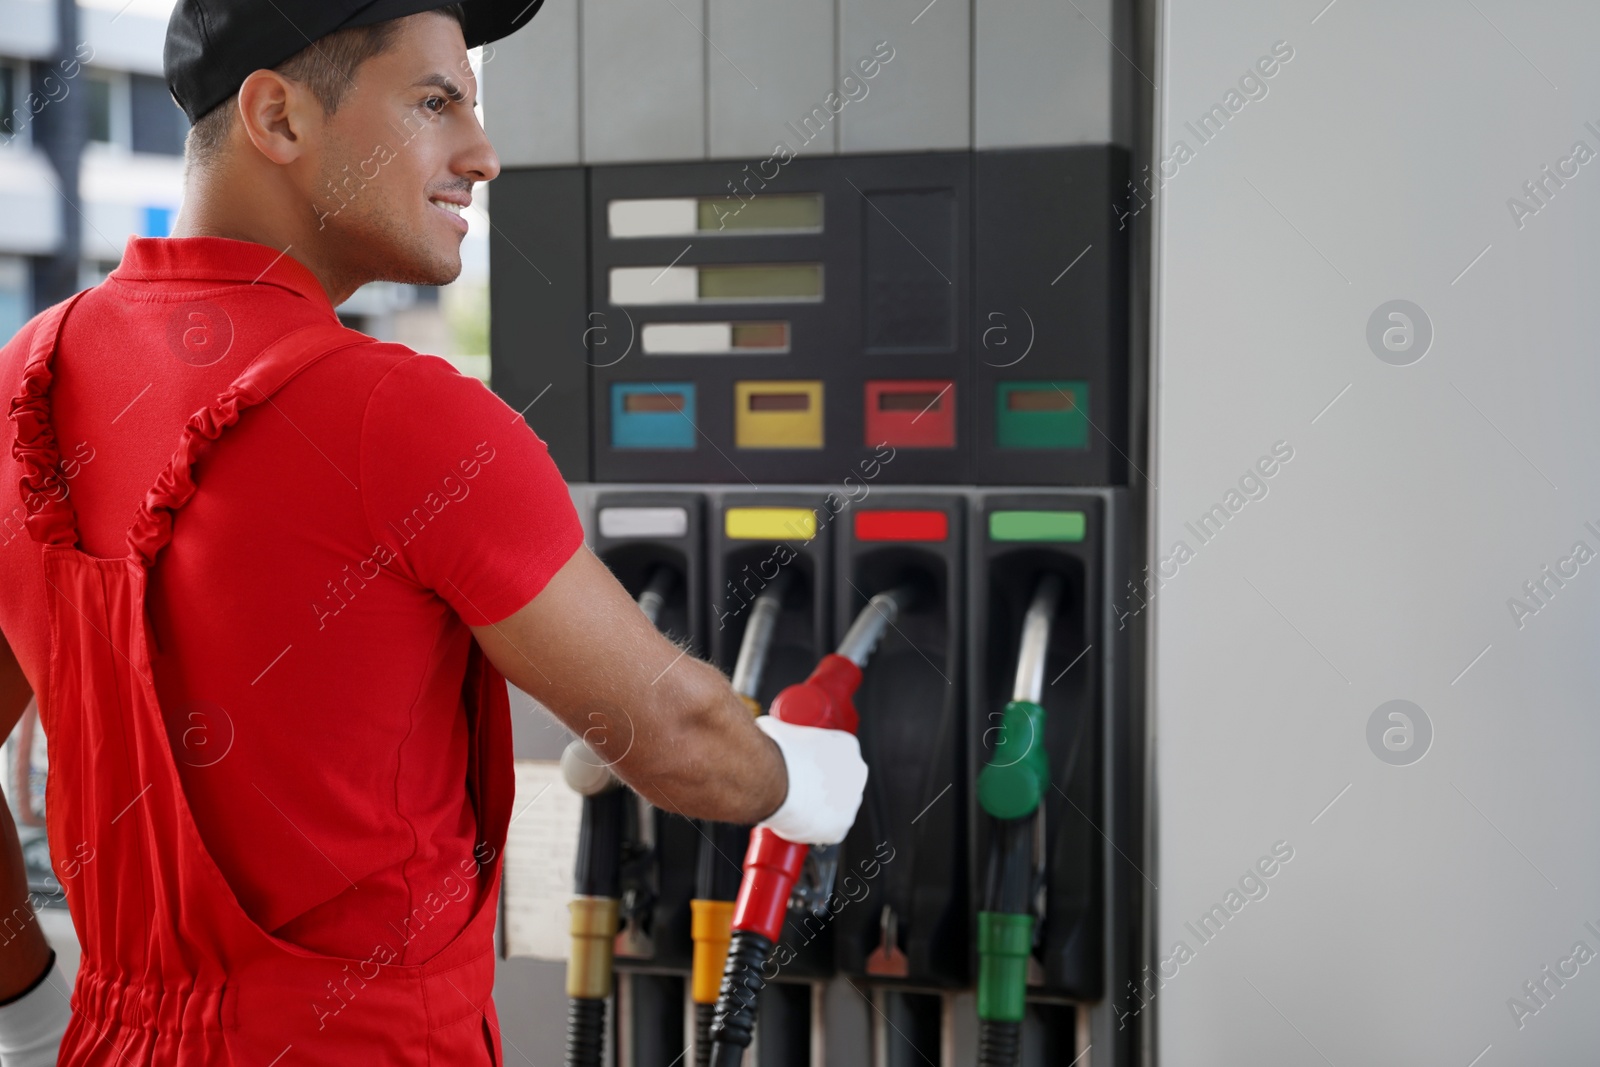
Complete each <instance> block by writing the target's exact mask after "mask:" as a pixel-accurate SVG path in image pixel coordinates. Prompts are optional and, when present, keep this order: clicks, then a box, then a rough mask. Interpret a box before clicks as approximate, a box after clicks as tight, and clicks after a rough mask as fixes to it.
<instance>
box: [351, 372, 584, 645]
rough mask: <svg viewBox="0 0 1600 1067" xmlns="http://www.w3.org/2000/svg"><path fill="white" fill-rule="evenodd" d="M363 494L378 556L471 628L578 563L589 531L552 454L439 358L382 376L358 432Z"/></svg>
mask: <svg viewBox="0 0 1600 1067" xmlns="http://www.w3.org/2000/svg"><path fill="white" fill-rule="evenodd" d="M361 495H362V502H363V507H364V508H365V509H366V513H367V522H368V524H369V526H370V527H371V530H372V534H373V536H374V538H376V543H377V546H378V547H379V548H380V549H387V550H388V552H390V553H392V554H393V557H394V558H393V560H392V562H390V563H388V564H386V566H389V567H392V568H394V569H397V570H398V571H399V572H400V573H401V574H403V575H405V576H406V577H409V578H411V579H412V580H414V581H416V582H417V583H418V584H420V585H422V586H424V587H425V588H428V589H431V590H433V591H434V592H436V593H437V594H438V595H439V596H440V597H442V598H443V599H444V600H445V601H446V602H447V603H448V604H449V605H450V606H451V607H452V608H454V609H455V612H456V614H458V615H460V616H461V619H462V621H463V622H465V623H466V624H467V625H469V626H486V625H488V624H489V623H493V622H499V621H500V620H502V619H504V618H506V617H508V616H510V615H512V614H514V613H515V612H516V611H517V610H518V609H520V608H521V607H523V606H524V605H525V604H527V603H528V602H529V601H531V600H532V599H533V598H534V597H536V596H538V595H539V593H540V591H541V590H543V589H544V587H545V585H546V584H547V583H548V582H549V581H550V579H551V578H552V577H553V576H554V575H555V573H556V571H558V570H560V569H561V567H562V566H563V565H564V564H565V563H566V562H567V560H569V559H571V558H572V555H573V553H574V552H576V551H577V549H578V546H579V545H581V544H582V543H583V527H582V525H581V524H580V522H579V521H578V513H577V509H576V508H574V507H573V505H572V497H571V495H570V494H569V492H568V490H567V484H566V482H565V481H564V480H563V479H562V477H561V474H560V472H559V471H557V470H556V465H555V462H554V461H553V460H551V458H550V452H549V449H548V448H546V447H545V443H544V442H543V441H542V440H540V439H539V437H538V435H537V434H535V433H534V432H533V431H532V430H531V429H529V428H528V425H527V423H526V422H524V421H523V420H522V418H521V417H520V416H519V415H518V414H517V413H516V412H514V411H512V410H511V408H510V407H509V406H507V404H506V403H505V402H504V401H503V400H501V399H500V398H499V397H497V396H495V395H494V393H492V392H490V391H489V389H488V387H487V386H485V385H484V384H483V383H482V382H481V381H479V380H478V379H476V378H470V377H467V376H466V375H464V374H461V373H460V372H459V371H457V370H456V369H455V368H454V367H452V366H451V365H450V364H449V363H447V362H445V361H444V360H442V359H440V358H438V357H437V356H422V355H417V356H411V357H409V358H407V359H405V360H402V361H401V362H400V363H398V364H396V365H395V367H394V368H393V369H392V370H390V371H389V372H388V373H387V374H385V375H384V377H383V379H382V380H381V381H379V383H378V385H377V386H376V387H375V388H374V389H373V392H372V396H371V397H370V398H369V399H368V402H367V410H366V417H365V420H364V422H363V424H362V429H361Z"/></svg>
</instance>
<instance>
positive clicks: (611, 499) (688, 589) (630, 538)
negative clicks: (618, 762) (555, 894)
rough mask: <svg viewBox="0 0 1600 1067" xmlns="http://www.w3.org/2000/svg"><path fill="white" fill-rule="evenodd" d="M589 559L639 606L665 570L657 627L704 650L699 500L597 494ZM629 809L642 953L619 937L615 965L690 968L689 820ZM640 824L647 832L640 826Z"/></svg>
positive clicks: (633, 909) (629, 857)
mask: <svg viewBox="0 0 1600 1067" xmlns="http://www.w3.org/2000/svg"><path fill="white" fill-rule="evenodd" d="M588 529H589V543H590V545H591V546H592V547H593V549H594V551H595V554H596V555H597V556H599V557H600V559H601V561H602V562H604V563H605V565H606V566H607V567H608V568H610V570H611V573H612V574H614V575H616V578H617V580H618V581H619V582H620V583H621V584H622V586H623V588H624V589H626V590H627V591H628V594H629V595H630V596H633V597H635V598H637V597H638V596H639V594H640V592H642V591H643V590H644V588H645V587H646V586H647V585H648V584H649V583H650V581H651V580H652V578H653V577H654V576H655V575H656V574H657V573H658V572H659V570H660V569H661V568H662V567H666V568H668V569H669V570H671V571H672V572H673V573H674V575H675V576H676V577H675V580H674V581H673V583H672V584H671V586H670V587H669V588H668V589H667V593H666V599H665V602H664V604H663V606H662V610H661V615H660V616H659V617H658V619H657V620H656V625H657V626H658V627H659V628H660V629H661V631H662V632H663V633H665V634H666V635H667V636H668V637H670V638H672V639H674V640H678V641H683V642H685V643H686V644H687V645H688V647H689V648H690V649H691V650H699V649H703V648H704V647H705V636H706V635H705V551H704V544H705V500H704V498H703V497H702V496H701V495H700V494H698V493H689V492H651V491H643V492H602V493H598V494H596V496H595V499H594V509H593V512H592V514H591V515H590V521H589V524H588ZM629 801H630V803H629V804H628V805H627V810H626V817H627V819H628V829H627V833H626V835H625V839H626V840H627V841H630V842H650V843H651V844H649V845H644V846H640V845H633V846H631V847H630V848H629V849H628V850H627V852H626V854H625V855H624V856H623V867H622V883H623V904H622V910H623V920H624V922H633V923H638V924H640V925H641V926H642V927H643V932H644V933H645V934H646V935H648V942H647V943H648V945H649V951H635V947H636V946H637V945H638V944H639V942H637V941H634V940H631V939H629V938H626V937H625V938H622V939H619V942H618V948H619V951H618V953H617V957H616V961H617V964H618V965H619V966H621V967H627V966H629V965H650V966H656V967H672V968H687V967H688V966H689V964H690V962H691V960H692V957H693V944H692V941H691V938H690V936H689V901H690V899H691V898H692V897H693V896H694V875H695V855H696V850H697V848H698V845H697V841H698V840H699V833H698V832H697V831H696V830H695V827H694V824H693V823H692V822H690V821H689V820H688V819H685V818H683V817H682V816H679V815H674V814H672V813H670V812H665V811H661V810H659V809H657V808H650V809H649V810H648V812H647V813H645V812H642V810H641V808H642V805H640V804H638V803H636V802H633V797H632V796H631V795H630V796H629ZM640 819H648V820H649V824H650V825H649V826H647V827H641V826H640V825H639V821H640Z"/></svg>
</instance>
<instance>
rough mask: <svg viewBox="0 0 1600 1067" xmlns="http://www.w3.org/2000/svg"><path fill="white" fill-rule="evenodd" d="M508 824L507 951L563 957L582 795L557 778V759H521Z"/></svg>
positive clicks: (504, 895) (504, 892) (546, 957)
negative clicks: (509, 824) (509, 823)
mask: <svg viewBox="0 0 1600 1067" xmlns="http://www.w3.org/2000/svg"><path fill="white" fill-rule="evenodd" d="M516 768H517V789H516V799H515V801H514V802H513V805H512V811H511V828H510V830H509V831H507V833H506V855H505V882H504V885H503V887H502V889H501V899H502V901H504V906H505V913H504V916H503V918H504V926H503V928H502V929H503V931H504V934H505V952H506V955H507V956H508V957H509V956H532V957H534V958H535V959H542V960H564V959H566V958H567V953H568V950H569V947H570V941H569V937H570V930H571V926H570V923H569V918H568V914H567V904H568V903H569V902H570V901H571V900H572V872H573V868H574V867H575V866H576V864H577V861H578V828H579V826H580V824H581V823H582V821H583V798H582V797H580V796H578V794H576V793H574V792H573V791H572V790H571V789H568V788H567V784H566V782H564V781H562V779H561V765H560V763H558V762H557V761H555V760H531V759H519V760H517V762H516Z"/></svg>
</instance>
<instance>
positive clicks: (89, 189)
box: [0, 0, 489, 379]
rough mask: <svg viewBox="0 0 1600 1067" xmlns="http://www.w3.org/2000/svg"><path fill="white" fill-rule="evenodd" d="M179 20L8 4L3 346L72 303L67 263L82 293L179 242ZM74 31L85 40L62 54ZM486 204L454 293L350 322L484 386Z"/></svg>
mask: <svg viewBox="0 0 1600 1067" xmlns="http://www.w3.org/2000/svg"><path fill="white" fill-rule="evenodd" d="M60 2H70V0H60ZM171 9H172V0H82V2H80V3H78V4H77V5H76V9H75V10H73V11H70V12H63V11H62V10H61V9H60V8H59V7H58V2H57V0H0V201H3V202H4V203H5V204H6V207H7V210H5V211H3V212H0V343H3V341H5V340H8V339H10V337H11V335H12V334H14V333H16V331H17V330H18V329H19V328H20V327H21V326H22V325H23V323H25V322H27V321H28V319H29V318H31V317H32V316H33V315H34V314H36V313H37V312H39V311H41V310H43V309H44V308H45V307H47V306H49V305H50V304H52V303H54V302H55V301H56V300H58V299H61V298H62V297H63V296H64V295H65V294H64V293H60V294H58V293H56V292H53V291H52V290H53V289H55V288H56V286H55V284H54V281H53V277H54V276H53V275H52V273H51V271H52V270H53V269H55V268H56V267H57V266H58V265H59V264H60V263H62V262H63V261H67V262H70V260H72V259H75V260H76V262H77V272H76V282H75V285H76V287H78V288H83V287H87V286H91V285H94V284H96V283H97V282H99V281H100V280H101V279H102V278H104V277H105V276H106V275H107V274H108V273H110V272H111V270H112V269H114V268H115V267H116V265H117V262H118V261H119V259H120V258H121V256H122V250H123V247H124V246H125V244H126V242H127V239H128V237H129V236H139V237H164V236H166V235H167V234H168V233H169V232H170V230H171V228H172V225H173V222H174V220H175V219H176V217H177V215H178V210H179V208H180V207H181V206H182V202H183V139H184V135H185V134H186V133H187V132H188V126H189V124H188V120H187V119H186V118H185V117H184V114H183V112H182V111H181V110H179V108H178V106H177V104H175V103H174V102H173V100H172V96H171V94H170V93H169V92H168V91H167V86H166V82H165V80H164V79H163V77H162V73H161V52H162V44H163V41H164V40H165V37H166V28H167V17H168V15H169V14H170V12H171ZM64 19H65V20H70V23H72V24H75V28H76V31H77V32H76V34H72V35H69V38H70V39H69V40H66V41H65V42H64V41H63V35H62V34H61V32H60V31H61V28H62V26H63V24H64ZM473 58H474V63H476V62H477V55H476V50H474V57H473ZM74 60H78V61H79V62H73V61H74ZM64 64H65V65H64ZM74 167H75V168H76V171H77V173H76V176H75V180H74V175H73V174H72V173H71V171H72V170H73V169H74ZM73 185H76V191H75V192H74V190H73V189H72V188H71V186H73ZM486 194H487V189H486V188H484V187H480V188H479V189H478V190H477V191H476V192H475V194H474V199H473V205H474V209H475V210H474V213H473V214H474V217H473V218H472V219H471V222H472V228H471V231H470V232H469V233H468V235H467V237H466V239H465V241H464V242H463V244H462V249H461V259H462V271H461V276H460V277H459V278H458V279H457V280H456V281H455V282H453V283H452V284H450V285H448V286H443V287H434V286H418V285H401V284H396V283H391V282H376V283H373V284H369V285H366V286H363V287H362V288H361V289H359V290H357V292H356V293H355V294H354V295H353V296H351V298H350V299H349V300H347V301H346V302H345V303H344V304H342V305H341V306H340V307H339V317H340V318H341V319H342V320H344V322H345V323H346V324H347V325H349V326H352V327H354V328H355V329H358V330H361V331H362V332H364V333H368V334H371V335H372V336H374V337H377V338H379V339H381V340H386V341H397V342H400V343H401V344H405V345H409V346H410V347H412V348H414V349H416V350H417V351H419V352H428V353H431V354H434V355H439V356H443V357H445V358H446V359H449V360H450V361H451V362H452V363H454V364H455V365H456V366H457V367H459V368H460V369H461V370H462V371H463V372H464V373H468V374H473V375H476V376H477V377H480V378H485V379H487V377H488V374H489V356H488V352H489V333H488V314H489V279H488V274H489V252H488V238H487V231H488V224H487V221H486V215H487V211H488V206H487V205H488V197H487V195H486ZM73 245H75V246H76V247H75V248H73V247H71V246H73ZM70 287H71V286H70V284H69V288H70Z"/></svg>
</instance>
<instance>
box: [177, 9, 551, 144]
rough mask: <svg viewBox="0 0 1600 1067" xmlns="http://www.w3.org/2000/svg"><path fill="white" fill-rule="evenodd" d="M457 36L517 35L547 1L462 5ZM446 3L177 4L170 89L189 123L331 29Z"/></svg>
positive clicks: (470, 43) (482, 40) (480, 39)
mask: <svg viewBox="0 0 1600 1067" xmlns="http://www.w3.org/2000/svg"><path fill="white" fill-rule="evenodd" d="M460 2H461V5H462V10H464V11H465V12H466V15H467V20H466V25H465V26H464V27H463V28H462V35H463V36H464V37H465V38H466V40H467V47H468V48H475V47H477V46H478V45H480V44H487V43H488V42H489V41H498V40H499V39H500V38H502V37H504V36H506V35H507V34H509V33H511V32H512V31H513V30H516V29H517V28H518V27H520V26H522V25H523V24H524V23H526V22H527V21H528V20H529V19H531V18H533V16H534V13H535V12H537V11H538V10H539V5H540V4H542V3H543V2H544V0H460ZM449 3H450V0H178V4H177V6H176V7H174V8H173V9H172V19H171V21H169V22H168V23H167V45H166V50H165V53H164V54H163V56H162V65H163V67H164V68H165V70H166V75H167V88H168V89H170V90H171V91H172V98H173V99H174V100H176V101H177V102H178V106H179V107H181V108H183V113H184V114H185V115H188V116H189V121H190V122H191V123H193V122H195V121H196V120H198V119H199V118H200V117H201V116H202V115H204V114H205V113H206V112H208V111H210V110H211V109H212V108H214V107H216V106H217V105H218V104H220V103H222V102H223V101H224V100H226V99H228V97H230V96H232V95H233V94H234V93H236V92H238V91H239V86H240V85H242V84H244V80H245V78H247V77H249V76H250V74H252V73H253V72H255V71H258V70H262V69H268V68H272V67H276V66H277V65H278V64H279V63H282V62H283V61H284V60H286V59H288V58H289V57H290V56H292V55H294V54H295V53H297V52H299V51H301V50H302V49H305V48H308V47H309V46H310V45H311V43H312V42H313V41H316V40H320V39H321V38H323V37H326V36H327V35H328V34H330V33H333V32H334V31H335V30H344V29H349V28H351V27H354V26H371V25H373V24H374V23H378V22H387V21H389V20H390V19H398V18H404V17H405V16H407V15H415V14H418V13H419V12H423V11H432V10H434V9H436V8H441V7H446V6H448V5H449Z"/></svg>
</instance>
